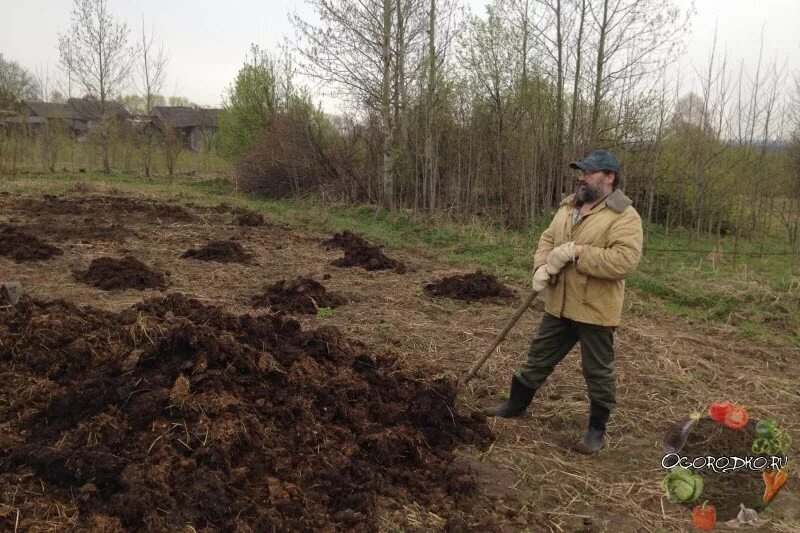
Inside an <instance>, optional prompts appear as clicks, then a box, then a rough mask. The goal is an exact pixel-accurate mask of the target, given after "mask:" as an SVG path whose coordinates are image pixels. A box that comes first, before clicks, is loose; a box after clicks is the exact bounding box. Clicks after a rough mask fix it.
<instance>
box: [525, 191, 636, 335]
mask: <svg viewBox="0 0 800 533" xmlns="http://www.w3.org/2000/svg"><path fill="white" fill-rule="evenodd" d="M631 204H632V202H631V200H630V198H628V197H627V196H625V194H624V193H623V192H622V191H620V190H619V189H617V190H615V191H613V192H612V193H611V194H609V195H608V196H606V197H605V199H603V200H601V201H600V202H598V203H597V204H596V205H595V206H594V207H593V208H592V210H591V211H589V214H587V215H586V216H585V217H583V219H581V220H580V221H579V222H578V224H577V225H575V226H574V227H573V226H572V214H573V211H574V208H575V202H574V195H572V196H569V197H567V198H566V199H565V200H564V201H563V202H561V206H560V207H559V209H558V211H557V212H556V215H555V216H554V217H553V221H552V222H551V223H550V227H549V228H547V229H546V230H545V231H544V232H543V233H542V235H541V237H540V238H539V247H538V248H537V249H536V255H535V256H534V264H533V266H534V272H535V271H536V269H537V268H539V267H540V266H541V265H543V264H545V262H546V261H547V254H549V253H550V250H552V249H553V248H554V247H556V246H558V245H560V244H563V243H565V242H569V241H574V242H575V244H580V245H583V250H582V252H581V255H580V257H579V258H578V260H577V262H576V263H569V264H568V265H567V266H565V267H564V269H563V270H562V271H561V272H560V273H559V276H558V282H557V283H556V284H555V285H553V286H551V287H550V290H549V291H547V292H546V293H545V294H544V296H543V297H544V301H545V310H546V311H547V312H548V313H550V314H551V315H554V316H557V317H564V318H569V319H571V320H575V321H578V322H586V323H589V324H596V325H600V326H618V325H619V321H620V317H621V316H622V298H623V294H624V292H625V278H626V277H628V276H630V275H631V274H632V273H633V272H634V271H635V270H636V266H637V265H638V264H639V259H640V258H641V255H642V240H643V237H642V219H641V218H640V217H639V213H637V212H636V210H635V209H634V208H633V206H632V205H631Z"/></svg>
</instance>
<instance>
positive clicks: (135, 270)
mask: <svg viewBox="0 0 800 533" xmlns="http://www.w3.org/2000/svg"><path fill="white" fill-rule="evenodd" d="M75 279H77V280H78V281H82V282H83V283H86V284H88V285H91V286H93V287H97V288H98V289H103V290H104V291H113V290H120V289H136V290H140V291H141V290H144V289H161V288H164V287H166V285H167V283H166V277H165V276H164V274H160V273H158V272H153V271H152V270H150V268H148V267H147V265H145V264H144V263H142V262H141V261H139V260H138V259H136V258H135V257H132V256H125V257H123V258H122V259H114V258H112V257H99V258H97V259H94V260H92V262H91V264H90V265H89V269H88V270H87V271H86V272H76V273H75Z"/></svg>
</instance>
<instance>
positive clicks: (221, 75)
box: [0, 0, 800, 107]
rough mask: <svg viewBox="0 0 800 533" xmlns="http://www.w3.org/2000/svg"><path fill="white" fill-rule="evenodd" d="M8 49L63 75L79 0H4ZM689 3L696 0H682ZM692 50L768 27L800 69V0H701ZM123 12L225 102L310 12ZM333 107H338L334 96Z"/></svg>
mask: <svg viewBox="0 0 800 533" xmlns="http://www.w3.org/2000/svg"><path fill="white" fill-rule="evenodd" d="M0 2H2V6H3V7H2V9H0V13H3V16H2V17H0V52H2V53H3V54H4V55H5V56H6V57H7V58H8V59H12V60H15V61H17V62H19V63H20V64H21V65H22V66H24V67H26V68H28V69H29V70H31V71H32V72H36V71H40V72H49V77H50V78H51V79H53V78H56V77H58V75H59V72H58V67H57V62H58V52H57V50H56V43H57V35H58V33H59V32H65V31H66V30H67V28H68V27H69V23H70V12H71V9H72V1H71V0H0ZM466 3H467V4H468V5H469V6H470V7H471V9H472V10H473V11H474V12H478V13H481V12H483V8H482V6H483V5H485V0H466ZM678 3H679V5H681V6H683V7H688V6H689V5H690V4H691V0H678ZM695 4H696V6H695V7H696V9H697V15H696V16H695V17H694V21H693V25H692V34H691V37H690V40H689V43H688V51H687V54H686V56H685V57H684V58H682V59H681V65H682V68H683V70H684V72H685V74H684V76H686V77H689V76H690V75H691V72H692V70H691V69H692V66H696V67H702V65H704V64H705V62H706V61H707V59H708V57H709V54H710V47H711V42H712V39H713V34H714V26H715V24H717V25H718V34H719V36H718V42H719V46H720V48H727V51H728V57H729V63H730V64H731V65H732V66H734V65H736V66H738V64H739V62H740V61H742V60H744V61H745V64H746V65H752V66H753V68H754V65H755V63H756V60H757V57H758V48H759V40H760V34H761V30H762V27H763V28H764V57H765V59H779V60H780V61H781V62H783V61H787V62H788V68H789V69H790V71H793V72H800V35H799V34H798V32H797V29H796V26H797V21H798V20H800V0H696V2H695ZM109 6H110V9H111V11H112V12H113V13H114V15H115V16H116V17H117V19H121V20H125V21H126V22H127V23H128V25H129V26H131V31H132V34H135V33H137V32H138V31H139V28H140V27H141V17H142V14H143V13H144V16H145V20H146V23H147V25H148V27H149V26H150V25H153V26H154V27H155V31H156V32H157V34H158V35H159V36H160V38H161V39H163V42H164V47H165V49H166V50H167V52H168V53H169V56H170V64H169V76H168V81H167V83H166V85H165V88H164V91H163V92H164V94H166V95H167V96H172V95H176V96H186V97H188V98H189V99H190V100H192V101H194V102H196V103H198V104H201V105H208V106H217V105H219V104H220V102H221V97H222V94H223V92H224V91H225V89H226V88H227V87H228V85H229V84H230V83H231V81H232V80H233V78H234V77H235V76H236V73H237V71H238V70H239V67H240V66H241V64H242V62H243V61H244V58H245V56H246V54H247V51H248V49H249V47H250V44H251V43H256V44H259V45H261V46H262V47H265V48H267V49H269V50H272V51H277V49H278V45H279V43H280V42H281V40H282V39H283V38H284V36H288V37H291V35H292V28H291V26H290V24H289V21H288V15H289V13H290V12H294V11H295V10H297V11H299V12H300V14H301V15H303V16H306V17H307V16H309V15H310V10H309V9H308V7H307V6H305V4H304V2H303V1H302V0H297V1H296V0H109ZM325 107H331V105H330V104H329V103H328V102H326V106H325Z"/></svg>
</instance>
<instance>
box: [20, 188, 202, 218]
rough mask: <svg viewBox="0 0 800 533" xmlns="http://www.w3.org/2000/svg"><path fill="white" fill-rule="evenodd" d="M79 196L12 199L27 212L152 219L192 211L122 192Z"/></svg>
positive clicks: (178, 216) (28, 213)
mask: <svg viewBox="0 0 800 533" xmlns="http://www.w3.org/2000/svg"><path fill="white" fill-rule="evenodd" d="M87 200H88V198H81V197H59V196H52V195H49V194H45V195H43V196H42V198H26V199H23V200H20V201H17V202H15V208H16V210H17V211H19V212H24V213H25V214H26V215H28V216H30V214H35V215H36V216H42V215H59V216H63V215H79V216H87V215H95V214H110V215H113V216H116V217H120V218H130V217H131V216H134V217H135V218H137V219H138V218H140V217H142V218H144V219H149V220H150V221H151V222H154V223H159V222H188V221H191V220H194V219H195V218H196V215H193V214H192V213H190V212H189V211H187V210H186V209H184V208H183V207H181V206H177V205H172V204H165V203H163V202H154V201H149V200H137V199H133V198H126V197H124V196H101V195H98V196H92V197H91V201H87Z"/></svg>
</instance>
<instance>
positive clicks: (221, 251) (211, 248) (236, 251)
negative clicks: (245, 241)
mask: <svg viewBox="0 0 800 533" xmlns="http://www.w3.org/2000/svg"><path fill="white" fill-rule="evenodd" d="M181 258H182V259H198V260H200V261H217V262H219V263H243V262H246V261H248V260H249V259H250V258H251V256H250V254H248V253H247V252H245V251H244V248H242V245H241V244H239V243H238V242H233V241H213V242H210V243H208V244H207V245H205V246H203V247H202V248H199V249H196V250H195V249H192V250H187V251H186V252H185V253H184V254H183V255H182V256H181Z"/></svg>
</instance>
